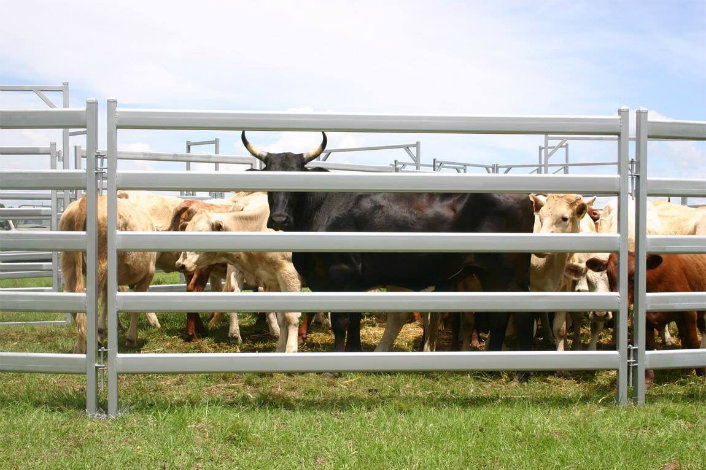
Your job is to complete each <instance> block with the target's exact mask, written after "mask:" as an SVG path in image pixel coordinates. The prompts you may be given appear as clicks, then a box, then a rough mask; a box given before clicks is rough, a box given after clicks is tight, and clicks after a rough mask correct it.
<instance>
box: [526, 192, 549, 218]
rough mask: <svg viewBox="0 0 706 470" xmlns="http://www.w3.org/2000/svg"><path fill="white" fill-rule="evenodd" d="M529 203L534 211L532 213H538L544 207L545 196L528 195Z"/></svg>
mask: <svg viewBox="0 0 706 470" xmlns="http://www.w3.org/2000/svg"><path fill="white" fill-rule="evenodd" d="M529 198H530V201H532V209H533V210H534V213H535V214H536V213H538V212H539V211H540V210H542V207H544V204H546V202H547V196H544V195H542V194H534V193H532V194H530V195H529Z"/></svg>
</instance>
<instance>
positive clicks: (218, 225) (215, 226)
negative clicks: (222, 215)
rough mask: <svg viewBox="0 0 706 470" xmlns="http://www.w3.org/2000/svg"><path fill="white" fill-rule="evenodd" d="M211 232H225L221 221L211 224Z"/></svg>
mask: <svg viewBox="0 0 706 470" xmlns="http://www.w3.org/2000/svg"><path fill="white" fill-rule="evenodd" d="M211 230H212V231H214V232H222V231H223V222H221V221H220V220H214V221H213V222H211Z"/></svg>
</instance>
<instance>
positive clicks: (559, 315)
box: [552, 312, 566, 351]
mask: <svg viewBox="0 0 706 470" xmlns="http://www.w3.org/2000/svg"><path fill="white" fill-rule="evenodd" d="M552 333H553V334H554V339H555V341H556V350H557V351H564V350H565V349H566V312H555V313H554V322H553V323H552Z"/></svg>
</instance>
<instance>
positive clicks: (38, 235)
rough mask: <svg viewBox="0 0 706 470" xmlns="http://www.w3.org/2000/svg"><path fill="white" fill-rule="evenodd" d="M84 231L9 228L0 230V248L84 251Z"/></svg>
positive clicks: (85, 239) (85, 238)
mask: <svg viewBox="0 0 706 470" xmlns="http://www.w3.org/2000/svg"><path fill="white" fill-rule="evenodd" d="M86 241H87V237H86V232H62V231H55V232H49V231H41V230H37V231H35V230H26V231H25V230H11V231H7V232H0V248H1V249H3V250H26V251H84V250H85V249H86Z"/></svg>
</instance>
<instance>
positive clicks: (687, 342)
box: [677, 312, 706, 375]
mask: <svg viewBox="0 0 706 470" xmlns="http://www.w3.org/2000/svg"><path fill="white" fill-rule="evenodd" d="M698 315H699V312H684V314H683V316H682V318H681V319H680V320H678V321H677V328H679V337H680V338H681V344H682V346H681V347H682V349H698V348H699V346H700V343H699V335H698V333H697V332H696V330H697V329H698V328H697V323H698V322H697V318H698ZM696 373H697V374H698V375H704V373H706V368H697V369H696Z"/></svg>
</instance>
